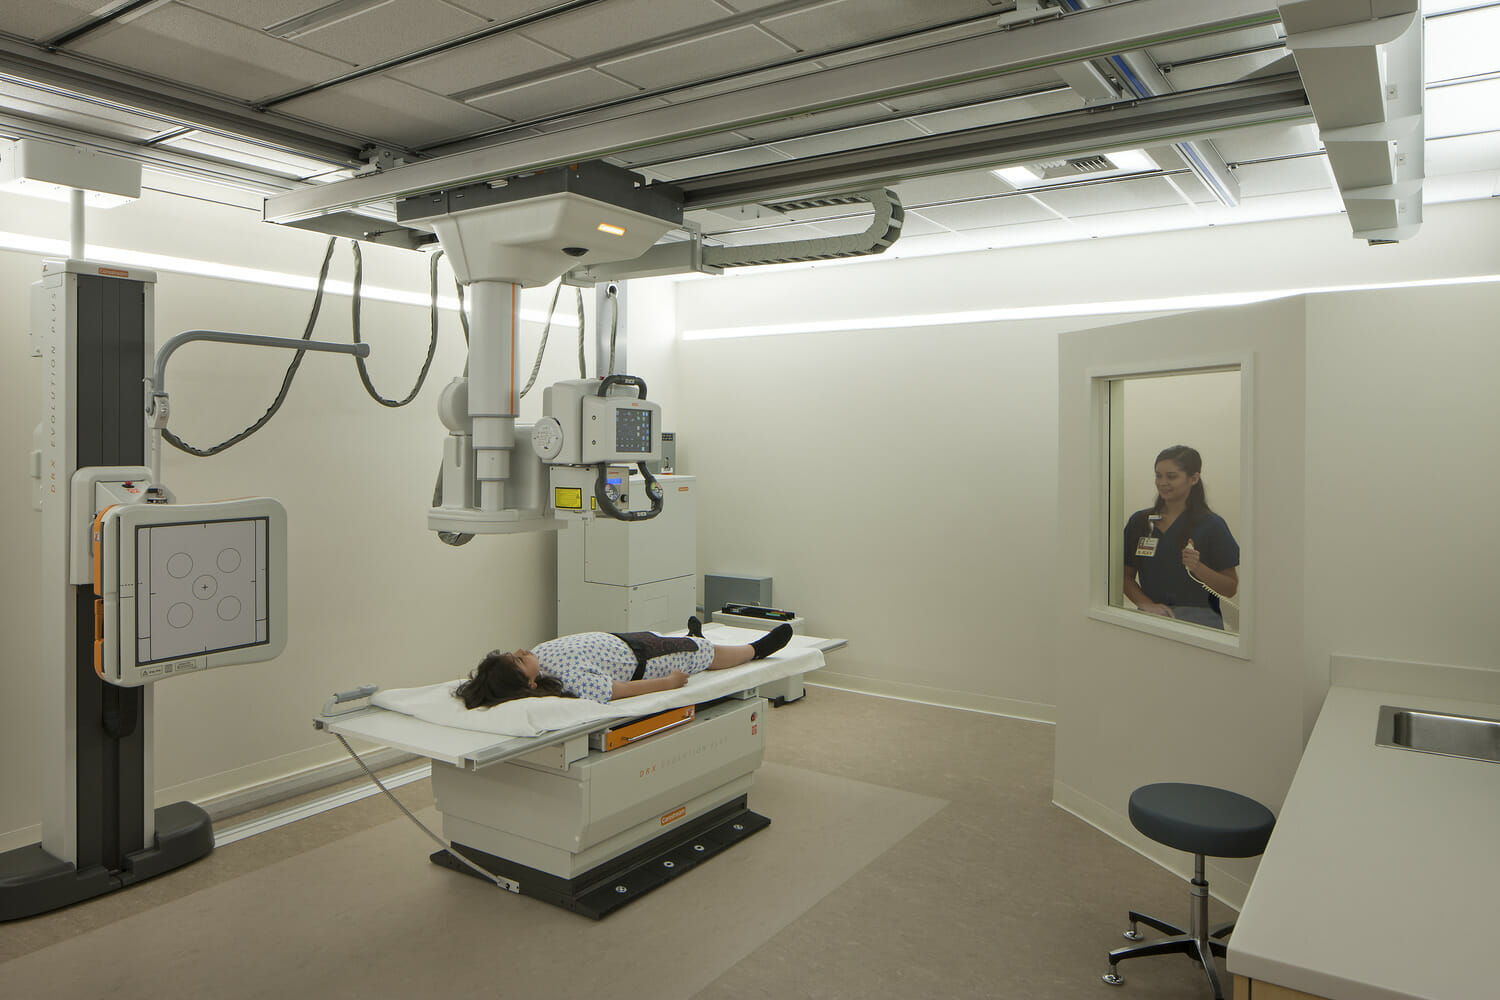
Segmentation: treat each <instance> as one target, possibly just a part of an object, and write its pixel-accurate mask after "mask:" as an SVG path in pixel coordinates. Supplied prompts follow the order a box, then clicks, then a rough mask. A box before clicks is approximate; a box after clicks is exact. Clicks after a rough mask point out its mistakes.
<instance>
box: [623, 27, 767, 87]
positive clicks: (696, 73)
mask: <svg viewBox="0 0 1500 1000" xmlns="http://www.w3.org/2000/svg"><path fill="white" fill-rule="evenodd" d="M794 53H795V50H794V49H792V48H790V47H789V46H787V45H785V44H784V43H782V42H780V41H778V40H776V39H775V38H773V37H771V36H770V35H768V34H766V33H765V32H764V31H761V30H760V29H759V28H757V27H754V26H753V25H745V26H742V27H739V28H732V29H730V30H728V31H722V32H719V33H717V34H713V35H708V36H706V37H702V38H695V39H693V40H691V41H685V42H678V43H676V44H674V45H667V46H663V47H661V48H657V49H652V50H650V51H647V52H643V53H641V54H640V55H633V56H627V57H625V58H623V59H612V60H610V61H608V62H603V63H600V64H599V68H600V69H602V70H604V71H605V72H606V73H609V74H610V75H611V76H617V77H619V78H620V79H622V80H628V81H629V82H631V83H633V84H635V85H636V86H638V87H642V88H644V89H656V88H660V87H673V86H678V85H681V84H686V83H692V82H693V81H694V80H699V79H712V78H714V77H718V76H724V75H727V74H731V73H738V72H741V71H745V70H752V69H754V68H756V67H757V66H760V65H763V64H765V63H769V62H774V61H777V60H781V59H786V58H788V57H790V56H792V55H793V54H794Z"/></svg>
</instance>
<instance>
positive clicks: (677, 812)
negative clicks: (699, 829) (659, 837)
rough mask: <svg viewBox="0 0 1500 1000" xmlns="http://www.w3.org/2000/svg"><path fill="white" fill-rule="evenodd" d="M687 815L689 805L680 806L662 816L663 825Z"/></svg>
mask: <svg viewBox="0 0 1500 1000" xmlns="http://www.w3.org/2000/svg"><path fill="white" fill-rule="evenodd" d="M686 815H687V806H678V807H677V808H676V809H673V810H672V811H671V812H669V813H667V814H666V815H665V816H663V817H662V818H661V825H662V826H666V825H667V824H668V823H675V822H677V821H678V820H680V819H682V817H684V816H686Z"/></svg>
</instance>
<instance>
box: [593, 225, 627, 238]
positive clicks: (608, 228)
mask: <svg viewBox="0 0 1500 1000" xmlns="http://www.w3.org/2000/svg"><path fill="white" fill-rule="evenodd" d="M598 229H599V232H601V233H608V234H609V235H611V236H624V235H625V229H624V227H622V226H612V225H610V224H609V223H608V222H601V223H599V226H598Z"/></svg>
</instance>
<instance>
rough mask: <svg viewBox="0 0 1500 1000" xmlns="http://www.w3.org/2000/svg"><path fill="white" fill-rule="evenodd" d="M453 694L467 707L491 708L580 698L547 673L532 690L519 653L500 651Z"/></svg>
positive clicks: (494, 653)
mask: <svg viewBox="0 0 1500 1000" xmlns="http://www.w3.org/2000/svg"><path fill="white" fill-rule="evenodd" d="M453 694H454V696H455V697H458V698H462V699H463V700H464V708H488V707H489V706H491V705H498V704H500V703H501V702H503V701H514V700H515V699H517V698H545V697H547V696H549V695H552V696H557V697H562V698H576V697H578V696H577V695H575V694H570V693H569V692H567V691H564V690H563V686H562V682H561V681H559V680H558V679H557V678H556V677H549V676H547V675H546V674H542V675H541V676H540V677H538V678H537V679H536V687H532V686H531V681H530V680H529V679H528V678H527V677H526V675H525V674H524V673H522V672H521V665H520V664H519V663H517V662H516V657H515V654H513V653H502V652H500V650H498V649H497V650H494V651H492V652H490V653H488V654H486V655H485V658H484V659H482V660H480V661H479V666H477V667H475V668H474V672H473V673H472V674H470V675H469V679H468V680H466V681H464V682H463V683H462V684H460V685H459V686H458V689H457V690H456V691H454V692H453Z"/></svg>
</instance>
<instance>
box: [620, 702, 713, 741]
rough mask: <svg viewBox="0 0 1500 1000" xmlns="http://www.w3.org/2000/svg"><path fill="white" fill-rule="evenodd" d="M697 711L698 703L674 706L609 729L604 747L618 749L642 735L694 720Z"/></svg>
mask: <svg viewBox="0 0 1500 1000" xmlns="http://www.w3.org/2000/svg"><path fill="white" fill-rule="evenodd" d="M695 711H697V706H696V705H687V706H685V707H683V708H673V709H669V710H667V711H665V712H661V713H660V714H657V715H648V716H647V717H646V718H644V719H637V720H636V721H635V722H631V723H628V724H627V725H623V726H619V727H617V728H615V729H611V730H608V731H607V732H605V734H604V749H605V752H606V753H607V752H608V751H610V750H618V749H619V748H620V747H622V746H625V745H626V744H627V743H634V742H635V741H636V740H638V739H641V738H642V737H646V736H650V735H652V734H653V733H660V732H664V731H666V730H668V729H671V728H672V727H673V726H680V725H682V724H683V723H684V722H692V721H693V713H694V712H695Z"/></svg>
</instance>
